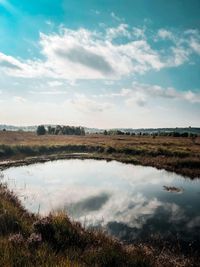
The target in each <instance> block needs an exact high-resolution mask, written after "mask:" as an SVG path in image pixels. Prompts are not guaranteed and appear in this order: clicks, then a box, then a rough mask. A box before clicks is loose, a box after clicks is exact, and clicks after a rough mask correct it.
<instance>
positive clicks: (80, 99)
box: [70, 94, 113, 112]
mask: <svg viewBox="0 0 200 267" xmlns="http://www.w3.org/2000/svg"><path fill="white" fill-rule="evenodd" d="M70 102H71V103H72V104H73V105H74V107H75V108H76V109H78V110H80V111H82V112H103V111H105V110H108V109H111V108H112V107H113V104H111V103H100V102H99V101H95V100H93V99H91V98H88V97H87V96H85V95H83V94H75V97H74V99H73V100H71V101H70Z"/></svg>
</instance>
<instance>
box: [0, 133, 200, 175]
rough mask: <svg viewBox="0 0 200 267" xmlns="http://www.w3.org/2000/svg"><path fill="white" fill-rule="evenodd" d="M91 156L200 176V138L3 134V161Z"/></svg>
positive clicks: (0, 157)
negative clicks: (43, 157) (52, 156)
mask: <svg viewBox="0 0 200 267" xmlns="http://www.w3.org/2000/svg"><path fill="white" fill-rule="evenodd" d="M74 152H76V153H89V154H90V155H87V156H86V155H82V158H84V157H89V156H90V157H95V158H104V159H115V160H119V161H122V162H128V163H134V164H141V165H146V166H153V167H156V168H159V169H161V168H162V169H166V170H168V171H173V172H176V173H179V174H182V175H186V176H188V177H190V178H196V177H200V137H198V138H197V139H196V140H195V141H194V140H193V139H192V138H184V137H162V136H160V137H156V138H152V137H151V136H104V135H86V136H62V135H60V136H59V135H57V136H54V135H45V136H37V135H36V134H35V133H31V132H28V133H27V132H0V161H1V160H7V159H9V160H18V159H25V158H27V157H34V156H45V157H46V158H47V159H48V157H49V156H50V155H55V154H56V155H57V158H58V157H59V156H61V157H63V155H66V156H67V154H69V153H74Z"/></svg>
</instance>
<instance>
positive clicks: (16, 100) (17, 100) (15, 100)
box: [13, 96, 26, 103]
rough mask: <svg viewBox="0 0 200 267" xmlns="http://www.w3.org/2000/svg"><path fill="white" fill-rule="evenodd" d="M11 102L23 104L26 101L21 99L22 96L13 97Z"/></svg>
mask: <svg viewBox="0 0 200 267" xmlns="http://www.w3.org/2000/svg"><path fill="white" fill-rule="evenodd" d="M13 100H14V102H16V103H24V102H26V99H25V98H24V97H22V96H14V97H13Z"/></svg>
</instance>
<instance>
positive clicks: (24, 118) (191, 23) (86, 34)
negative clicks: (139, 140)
mask: <svg viewBox="0 0 200 267" xmlns="http://www.w3.org/2000/svg"><path fill="white" fill-rule="evenodd" d="M0 124H13V125H38V124H62V125H81V126H87V127H97V128H117V127H118V128H150V127H188V126H195V127H200V1H199V0H190V1H188V0H168V1H166V0H151V1H150V0H117V1H116V0H98V1H97V0H73V1H69V0H51V1H49V0H40V1H34V0H29V1H27V0H0Z"/></svg>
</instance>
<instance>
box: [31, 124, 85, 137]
mask: <svg viewBox="0 0 200 267" xmlns="http://www.w3.org/2000/svg"><path fill="white" fill-rule="evenodd" d="M36 132H37V134H38V135H44V134H51V135H85V130H84V128H83V127H80V126H78V127H75V126H68V125H67V126H61V125H57V126H55V127H53V126H48V127H47V129H46V128H45V126H44V125H39V126H38V127H37V130H36Z"/></svg>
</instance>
